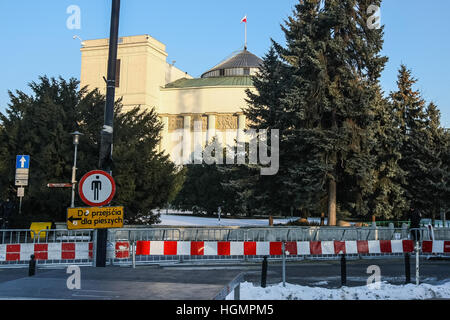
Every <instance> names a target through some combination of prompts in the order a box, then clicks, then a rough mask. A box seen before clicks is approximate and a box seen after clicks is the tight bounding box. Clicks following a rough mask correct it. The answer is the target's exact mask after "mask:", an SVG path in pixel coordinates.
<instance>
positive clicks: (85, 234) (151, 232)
mask: <svg viewBox="0 0 450 320" xmlns="http://www.w3.org/2000/svg"><path fill="white" fill-rule="evenodd" d="M94 232H95V231H94V230H53V229H50V230H49V229H45V230H41V231H39V232H35V231H32V230H0V265H4V264H9V265H11V264H23V263H27V261H28V260H29V257H30V255H31V253H34V254H35V255H36V260H37V261H38V264H61V263H63V264H64V263H76V264H87V265H90V264H92V262H93V254H94V253H93V250H94V241H95V237H94V234H95V233H94ZM419 232H420V239H421V241H427V240H450V229H443V228H442V229H439V228H437V229H434V239H432V236H431V234H430V230H429V229H428V228H421V229H420V231H419ZM408 239H412V237H411V232H410V230H409V229H407V228H401V229H400V228H378V227H377V228H374V227H369V228H355V227H349V228H344V227H284V228H283V227H269V228H236V227H230V228H148V229H144V228H133V229H109V232H108V244H107V257H108V259H109V260H108V261H109V263H111V264H126V265H136V264H137V265H139V264H151V263H157V264H160V263H169V262H173V263H180V262H185V261H193V262H196V261H215V262H227V261H230V262H233V261H261V260H262V259H263V258H264V256H265V255H262V254H251V255H247V254H243V253H238V254H236V253H233V252H235V251H233V250H231V253H229V254H227V255H219V254H217V255H212V254H210V253H209V254H204V255H198V254H195V250H197V248H194V249H192V248H191V249H186V248H187V247H186V248H185V249H183V250H182V251H180V252H181V253H179V252H177V243H178V248H180V246H187V244H188V243H189V245H191V244H190V243H192V242H198V243H201V242H204V244H201V246H204V247H203V248H201V250H205V252H206V250H210V249H206V248H208V246H209V245H211V244H212V243H216V246H217V243H219V242H226V243H229V245H230V244H231V246H232V247H233V246H234V247H236V246H238V245H240V243H247V242H255V243H258V244H261V243H262V244H263V245H266V246H267V245H272V243H274V242H277V243H281V242H292V243H294V242H296V243H300V242H322V243H327V244H326V246H332V243H333V242H346V241H349V242H356V241H369V242H370V241H394V242H396V243H398V241H400V240H408ZM143 242H146V244H145V245H146V246H148V247H147V249H146V250H149V251H150V248H149V247H150V246H151V248H152V249H151V250H152V251H153V250H156V251H155V252H161V254H154V253H152V254H151V255H150V254H142V252H139V251H138V252H137V250H136V248H137V247H139V248H142V245H143ZM164 242H168V243H169V244H167V245H166V244H164ZM448 242H449V241H446V242H445V243H446V244H440V246H443V245H444V246H445V248H448ZM208 243H209V244H208ZM264 243H265V244H264ZM269 243H270V244H269ZM138 244H139V246H138ZM199 245H200V244H199ZM277 245H278V244H277ZM166 246H168V247H167V248H166ZM6 248H7V249H6ZM174 248H175V249H174ZM327 248H328V247H327ZM198 249H199V250H200V248H198ZM158 250H159V251H158ZM165 250H167V251H168V252H169V254H166V252H165ZM174 250H175V253H174V254H173V253H171V252H174ZM189 250H191V251H189ZM445 250H447V249H445ZM193 252H194V254H193ZM445 252H448V251H445ZM133 253H135V254H133ZM395 254H398V251H396V252H392V253H389V252H388V253H386V252H383V250H381V251H380V252H375V251H374V252H373V253H370V255H371V256H384V255H395ZM354 255H355V256H361V254H354ZM349 256H351V254H349ZM334 258H336V254H334V253H333V252H330V250H328V249H326V250H324V252H320V253H318V254H316V253H314V252H311V254H309V255H308V259H334ZM270 259H274V260H276V259H281V255H280V256H278V255H272V254H271V255H270ZM303 259H305V256H304V255H295V254H292V255H290V256H288V260H303ZM2 261H3V262H2Z"/></svg>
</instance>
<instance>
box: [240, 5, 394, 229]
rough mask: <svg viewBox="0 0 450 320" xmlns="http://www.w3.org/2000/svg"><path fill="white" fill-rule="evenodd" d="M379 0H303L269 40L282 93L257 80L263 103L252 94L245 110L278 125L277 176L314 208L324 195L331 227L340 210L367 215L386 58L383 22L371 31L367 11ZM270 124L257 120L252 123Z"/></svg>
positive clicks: (299, 200) (270, 83)
mask: <svg viewBox="0 0 450 320" xmlns="http://www.w3.org/2000/svg"><path fill="white" fill-rule="evenodd" d="M380 3H381V1H375V3H374V1H367V0H359V1H358V0H345V1H333V0H329V1H320V0H304V1H300V2H299V4H297V5H296V8H295V11H294V14H293V16H292V17H289V18H288V20H287V21H286V23H285V24H286V26H282V29H283V31H284V33H285V35H286V47H283V46H281V45H279V44H277V43H274V47H275V49H276V54H277V56H279V57H280V58H281V62H278V65H281V66H283V67H282V68H280V69H281V74H280V75H279V76H278V77H276V78H275V81H277V80H278V81H279V79H282V85H283V86H284V89H283V90H281V93H282V94H278V93H279V92H280V89H278V90H277V91H275V92H276V93H277V94H276V95H275V97H277V99H275V103H273V99H271V98H272V97H271V96H270V95H269V94H266V95H261V91H262V92H264V90H267V89H266V88H271V87H275V86H276V82H275V81H274V80H273V79H270V78H269V79H268V80H266V79H265V78H264V77H262V79H261V80H262V83H263V84H264V86H262V85H261V84H260V83H258V82H255V87H256V88H257V90H259V92H260V97H262V98H261V99H262V101H258V100H257V98H256V97H255V96H252V95H250V96H249V98H250V99H249V100H250V104H251V106H250V107H249V109H248V110H250V112H247V113H248V114H250V113H252V112H253V113H255V108H256V109H259V110H261V111H259V114H258V113H256V114H257V115H259V116H260V117H261V118H263V119H264V120H265V119H266V118H268V119H271V123H270V124H274V125H275V127H271V128H278V129H280V130H281V132H280V173H279V177H278V179H279V180H280V181H283V185H284V186H286V187H287V188H288V189H289V190H290V192H291V194H292V198H293V201H292V203H294V204H295V205H296V206H301V207H302V208H303V209H308V210H311V211H315V212H316V213H318V212H319V211H320V210H321V209H323V203H324V201H326V202H327V210H328V216H329V219H328V222H329V224H330V225H335V224H336V212H337V211H338V212H339V213H340V214H341V215H345V214H347V215H350V214H352V215H356V214H358V215H362V216H365V215H368V214H370V208H369V201H370V197H369V196H368V195H369V194H370V192H371V191H373V190H374V188H375V186H374V181H373V177H374V176H375V174H374V170H375V169H376V158H377V155H376V154H374V152H373V150H374V148H375V146H376V143H377V141H376V139H375V138H374V134H373V132H372V131H371V129H372V128H373V127H374V126H375V127H376V126H377V125H374V123H373V122H374V121H376V119H375V116H376V112H377V111H376V107H377V106H376V98H377V94H378V91H379V88H378V82H379V77H380V74H381V71H382V70H383V68H384V65H385V63H386V61H387V58H385V57H383V56H381V55H380V51H381V49H382V44H383V28H380V29H379V30H370V29H369V26H368V24H367V21H368V18H369V16H368V14H367V9H368V7H369V5H371V4H375V5H380ZM272 56H273V55H272ZM272 60H273V58H272ZM266 61H269V60H268V59H266ZM272 65H276V64H275V63H274V62H272ZM275 70H276V69H275ZM267 82H268V83H267ZM265 108H267V109H269V110H270V112H269V111H266V110H265ZM271 117H273V119H272V118H271ZM253 118H256V117H253ZM258 124H259V126H258ZM268 124H269V123H265V122H264V121H263V120H259V123H257V124H256V126H257V127H259V128H261V126H268ZM390 187H391V186H388V188H390Z"/></svg>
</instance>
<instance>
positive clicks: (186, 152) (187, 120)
mask: <svg viewBox="0 0 450 320" xmlns="http://www.w3.org/2000/svg"><path fill="white" fill-rule="evenodd" d="M183 117H184V126H183V164H188V163H191V154H192V138H191V120H192V117H191V116H190V115H184V116H183Z"/></svg>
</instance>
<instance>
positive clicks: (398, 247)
mask: <svg viewBox="0 0 450 320" xmlns="http://www.w3.org/2000/svg"><path fill="white" fill-rule="evenodd" d="M112 245H113V246H112V248H109V249H108V258H116V259H128V258H130V255H131V253H130V251H131V250H130V248H131V247H130V243H129V242H127V241H121V242H116V243H114V244H112ZM285 250H286V252H287V253H288V254H289V255H299V256H310V255H338V254H342V253H345V254H381V253H384V254H389V253H407V252H413V251H414V243H413V241H412V240H379V241H370V240H369V241H312V242H286V247H285ZM422 252H423V253H450V241H423V243H422ZM32 254H34V255H35V259H36V260H81V259H83V260H84V259H92V257H93V244H92V243H88V242H74V243H39V244H0V262H3V261H29V260H30V256H31V255H32ZM136 255H137V256H280V255H282V242H257V241H248V242H231V241H224V242H221V241H219V242H217V241H137V242H136Z"/></svg>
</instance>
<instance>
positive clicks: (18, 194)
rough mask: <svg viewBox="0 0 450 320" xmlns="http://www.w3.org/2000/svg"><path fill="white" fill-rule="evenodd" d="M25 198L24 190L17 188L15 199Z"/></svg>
mask: <svg viewBox="0 0 450 320" xmlns="http://www.w3.org/2000/svg"><path fill="white" fill-rule="evenodd" d="M24 196H25V188H17V197H18V198H23V197H24Z"/></svg>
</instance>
